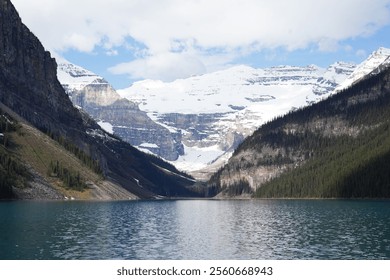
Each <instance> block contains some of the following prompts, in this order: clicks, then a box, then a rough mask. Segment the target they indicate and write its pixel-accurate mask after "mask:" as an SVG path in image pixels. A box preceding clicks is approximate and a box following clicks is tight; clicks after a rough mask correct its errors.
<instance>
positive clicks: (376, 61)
mask: <svg viewBox="0 0 390 280" xmlns="http://www.w3.org/2000/svg"><path fill="white" fill-rule="evenodd" d="M389 66H390V49H387V48H379V49H378V50H377V51H375V52H373V53H372V54H371V55H370V56H369V57H368V58H367V59H366V60H365V61H363V62H362V63H361V64H359V65H358V66H357V67H356V69H355V71H354V72H353V73H352V74H351V75H350V76H349V77H348V78H347V79H346V80H345V81H344V82H343V83H341V84H340V86H338V87H337V89H336V92H337V91H340V90H343V89H345V88H348V87H350V86H352V85H353V84H355V83H356V82H358V81H359V80H360V79H362V78H364V77H365V76H367V75H371V74H374V75H375V74H377V73H378V72H380V71H381V70H383V69H384V68H386V67H389Z"/></svg>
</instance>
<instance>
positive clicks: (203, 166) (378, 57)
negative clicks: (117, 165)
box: [58, 48, 390, 179]
mask: <svg viewBox="0 0 390 280" xmlns="http://www.w3.org/2000/svg"><path fill="white" fill-rule="evenodd" d="M389 56H390V50H388V49H385V48H381V49H379V50H378V51H376V52H374V53H373V54H372V55H371V56H370V57H369V58H368V59H367V60H366V61H364V62H363V63H361V64H360V65H354V64H351V63H344V62H337V63H334V64H333V65H331V66H329V67H328V68H326V69H323V68H320V67H317V66H315V65H309V66H306V67H294V66H278V67H271V68H266V69H254V68H251V67H248V66H236V67H232V68H230V69H227V70H223V71H218V72H215V73H210V74H205V75H201V76H194V77H191V78H187V79H180V80H176V81H174V82H170V83H164V82H161V81H153V80H144V81H139V82H136V83H134V84H133V85H132V86H131V87H129V88H127V89H123V90H118V92H115V91H114V90H113V89H112V87H110V90H109V91H107V90H105V89H99V88H100V87H101V85H99V83H103V84H104V87H108V86H109V85H108V84H107V82H106V81H105V80H104V79H103V78H101V77H98V76H97V75H95V74H93V73H91V72H89V71H87V70H85V69H82V68H81V67H79V66H75V65H73V64H71V63H69V62H65V63H60V64H59V73H58V77H59V80H60V81H61V83H62V84H63V86H64V88H65V89H66V90H67V92H68V94H69V95H70V96H71V99H72V101H73V103H74V104H75V105H77V106H80V107H82V108H83V109H84V110H86V111H87V112H88V113H90V114H91V115H92V116H93V117H94V118H95V119H97V120H98V121H99V123H100V124H101V125H102V127H104V128H105V129H106V130H108V131H110V132H113V133H114V134H116V135H118V136H120V137H122V138H123V139H124V140H126V141H128V142H129V143H131V144H132V145H134V146H136V147H137V148H139V149H140V150H143V151H149V152H152V153H154V154H156V155H158V156H161V157H163V158H165V159H167V160H169V161H171V163H173V164H174V165H175V166H176V167H178V168H179V169H182V170H185V171H188V172H191V173H192V174H194V175H195V176H196V177H198V178H200V179H206V178H208V176H209V175H210V174H211V173H212V172H213V171H216V170H217V169H218V168H219V167H221V166H222V165H223V164H224V163H226V161H227V160H228V159H229V157H230V156H231V155H232V153H233V151H234V149H235V148H236V147H237V146H238V145H239V144H240V143H241V142H242V141H243V140H244V139H245V137H247V136H249V135H251V134H252V133H253V132H254V131H255V130H256V129H257V128H258V127H260V126H261V125H262V124H264V123H266V122H268V121H270V120H272V119H274V118H276V117H278V116H282V115H284V114H286V113H288V112H290V111H294V110H296V109H298V108H302V107H304V106H307V105H310V104H313V103H315V102H318V101H320V100H322V99H325V98H327V97H329V96H331V95H332V94H334V93H336V92H337V91H340V90H342V89H343V88H346V87H348V86H351V85H352V84H353V83H355V82H356V81H358V80H360V79H361V78H362V77H365V76H366V75H367V74H369V73H371V72H372V71H373V70H374V69H379V68H380V67H385V66H386V65H387V63H388V61H389ZM75 69H78V70H77V71H76V70H75ZM99 81H100V82H99ZM90 88H95V89H94V90H93V93H91V90H90ZM99 91H100V92H102V96H104V98H103V97H100V98H99V97H97V96H96V95H98V93H99ZM83 96H84V97H83ZM120 98H123V99H120ZM99 99H103V101H105V103H104V102H100V101H99ZM125 99H127V102H126V101H124V100H125ZM107 100H109V102H107ZM115 102H116V103H115ZM108 103H110V104H108ZM118 103H119V104H121V106H112V104H116V105H118ZM88 104H92V105H88ZM123 104H126V106H124V105H123ZM113 107H114V108H113ZM118 107H119V108H118ZM123 108H125V110H123ZM136 116H137V117H136Z"/></svg>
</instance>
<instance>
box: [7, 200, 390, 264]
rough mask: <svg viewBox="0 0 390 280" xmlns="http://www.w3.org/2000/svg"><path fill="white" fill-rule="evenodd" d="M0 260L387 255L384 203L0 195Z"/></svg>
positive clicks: (389, 226) (388, 219) (389, 230)
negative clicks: (5, 198)
mask: <svg viewBox="0 0 390 280" xmlns="http://www.w3.org/2000/svg"><path fill="white" fill-rule="evenodd" d="M0 213H1V214H0V259H287V260H291V259H390V201H364V200H363V201H350V200H258V201H257V200H256V201H216V200H177V201H134V202H77V201H73V202H1V203H0Z"/></svg>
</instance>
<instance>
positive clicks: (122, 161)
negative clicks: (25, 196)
mask: <svg viewBox="0 0 390 280" xmlns="http://www.w3.org/2000/svg"><path fill="white" fill-rule="evenodd" d="M0 11H1V13H0V25H1V28H0V52H1V53H2V54H3V55H2V56H0V66H1V67H0V102H2V103H3V104H4V105H5V106H7V107H8V108H10V109H11V110H12V111H13V112H15V113H16V114H18V115H19V116H21V117H22V118H23V119H25V120H26V121H28V122H29V123H30V124H31V125H33V126H34V127H35V128H38V129H39V130H40V131H42V132H44V133H46V134H47V135H50V137H51V138H52V139H54V140H56V141H58V142H62V143H63V144H64V145H65V146H68V147H72V148H71V149H72V150H73V151H74V152H76V153H78V154H79V155H84V154H85V155H86V156H88V157H89V158H90V159H91V160H93V161H95V162H96V163H98V164H99V166H100V168H101V170H102V172H103V175H104V176H105V178H106V179H107V180H109V181H111V182H113V183H114V184H116V185H119V186H121V187H123V188H124V189H126V190H128V191H130V192H131V193H133V194H134V195H136V196H138V197H140V198H153V197H155V196H159V195H163V196H175V195H180V196H187V195H190V194H191V195H192V193H191V191H189V190H188V189H187V188H186V187H187V186H190V185H192V184H193V180H192V178H190V177H186V175H184V174H182V173H180V172H179V171H178V170H177V169H176V168H174V167H173V166H172V165H170V164H168V163H167V162H165V161H162V160H161V159H158V158H156V157H153V156H151V155H147V154H144V153H142V152H140V151H138V150H137V149H135V148H134V147H132V146H131V145H130V144H128V143H125V142H123V141H121V140H119V139H117V138H115V137H113V136H112V135H110V134H109V133H106V132H105V131H103V130H102V129H101V128H100V127H99V125H98V124H97V123H96V122H95V121H94V120H92V118H90V117H89V116H88V115H86V114H84V113H82V112H80V111H79V110H78V109H76V108H75V107H74V106H73V104H72V102H71V101H70V99H69V97H68V95H67V94H66V93H65V91H64V89H63V87H62V85H61V84H60V82H59V81H58V79H57V63H56V61H55V59H53V58H52V57H51V55H50V53H49V52H47V51H46V50H45V49H44V47H43V46H42V44H41V43H40V41H39V39H38V38H37V37H35V35H34V34H32V33H31V32H30V30H29V29H28V28H27V27H26V26H25V25H24V24H23V23H22V21H21V19H20V17H19V15H18V13H17V11H16V9H15V8H14V6H13V5H12V3H11V2H10V1H9V0H2V1H1V2H0ZM163 169H164V170H169V171H170V172H166V171H164V170H163Z"/></svg>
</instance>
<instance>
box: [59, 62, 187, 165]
mask: <svg viewBox="0 0 390 280" xmlns="http://www.w3.org/2000/svg"><path fill="white" fill-rule="evenodd" d="M57 77H58V79H59V81H60V82H61V84H62V86H63V87H64V89H65V91H66V92H67V94H68V95H69V98H70V99H71V100H72V102H73V104H74V105H75V106H76V107H78V108H80V109H82V110H84V111H86V112H87V113H89V114H90V115H91V116H92V117H93V118H94V119H95V120H96V121H97V122H98V124H99V125H100V126H101V127H102V128H103V129H105V130H106V131H107V132H110V133H114V134H116V135H118V136H120V137H121V138H122V139H123V140H125V141H127V142H129V143H130V144H132V145H133V146H135V147H137V148H139V149H141V150H144V151H148V152H152V153H154V154H157V155H159V156H161V157H164V158H165V159H168V160H176V159H177V158H178V156H179V153H180V151H182V150H183V146H182V144H181V141H180V135H177V134H174V133H171V132H170V131H169V130H168V129H167V128H165V127H163V126H161V125H159V124H157V123H155V122H154V121H152V120H151V119H150V118H149V117H148V116H147V114H146V113H145V112H143V111H141V110H140V109H139V108H138V105H137V104H135V103H133V102H132V101H129V100H127V99H124V98H122V97H121V96H120V95H119V94H118V93H117V92H116V91H115V89H114V88H113V87H112V86H111V85H110V84H109V83H108V82H107V81H106V80H105V79H104V78H102V77H100V76H98V75H96V74H94V73H92V72H91V71H89V70H86V69H84V68H82V67H80V66H77V65H74V64H72V63H70V62H68V61H65V60H62V59H60V60H59V63H58V69H57Z"/></svg>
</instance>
